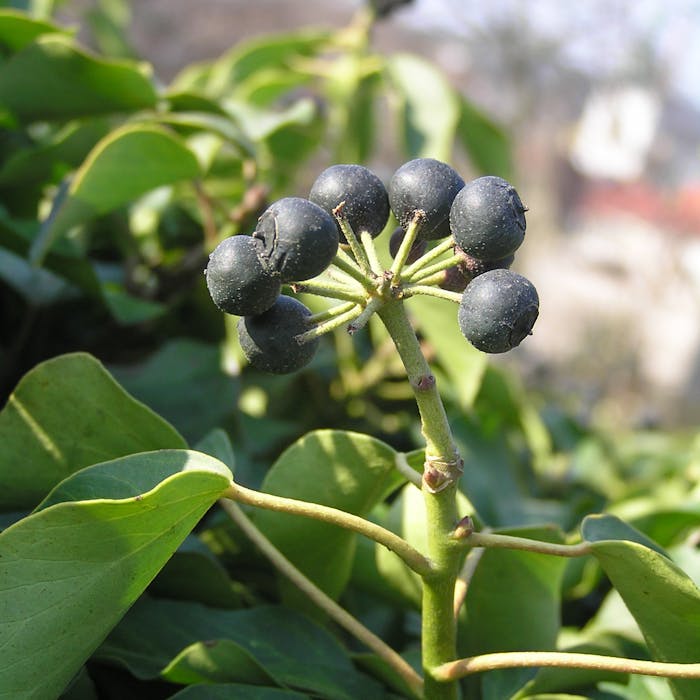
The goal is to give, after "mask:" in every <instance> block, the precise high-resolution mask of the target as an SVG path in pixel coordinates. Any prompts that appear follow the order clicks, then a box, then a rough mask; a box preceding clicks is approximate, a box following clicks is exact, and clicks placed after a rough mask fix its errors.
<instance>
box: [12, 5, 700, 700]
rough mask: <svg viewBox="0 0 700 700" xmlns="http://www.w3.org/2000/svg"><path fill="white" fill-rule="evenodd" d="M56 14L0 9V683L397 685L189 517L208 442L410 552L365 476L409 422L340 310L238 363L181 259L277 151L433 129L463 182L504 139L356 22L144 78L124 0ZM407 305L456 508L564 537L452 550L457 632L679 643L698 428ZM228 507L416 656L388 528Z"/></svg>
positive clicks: (595, 683)
mask: <svg viewBox="0 0 700 700" xmlns="http://www.w3.org/2000/svg"><path fill="white" fill-rule="evenodd" d="M60 4H61V3H60V2H50V1H48V2H47V1H36V2H24V3H23V2H12V3H7V2H5V3H0V6H2V8H4V9H0V287H1V289H2V295H3V299H4V300H6V303H4V304H2V305H0V324H2V329H3V334H2V338H0V386H1V387H2V392H3V407H2V410H1V412H0V444H2V447H3V449H2V452H0V521H1V523H2V527H3V528H5V529H4V530H3V531H2V533H0V647H1V648H2V656H1V657H0V658H1V662H0V698H8V700H9V699H10V698H12V699H13V700H14V699H15V698H25V697H26V698H30V697H31V698H46V699H51V698H55V697H57V696H58V694H60V693H61V692H64V695H63V697H65V698H66V700H71V699H73V700H76V699H78V698H81V699H84V698H96V697H98V696H100V697H101V696H102V694H103V693H104V692H105V688H110V689H111V692H112V693H113V694H116V696H121V697H134V698H140V697H144V698H145V697H173V698H184V699H187V700H197V699H198V698H229V697H245V698H251V699H252V700H257V699H259V700H277V699H279V700H285V699H289V700H293V699H294V698H298V699H299V698H309V697H314V698H328V699H329V700H337V699H342V698H348V699H350V698H353V699H354V698H358V697H366V698H372V699H374V698H378V699H381V698H387V699H389V698H396V697H416V693H415V690H412V689H410V688H409V687H408V686H407V684H406V682H405V679H401V678H398V677H397V675H396V673H395V671H394V670H393V669H391V668H389V667H388V666H387V665H386V662H385V660H384V659H381V658H379V656H377V655H376V654H375V653H374V652H368V651H367V648H366V647H365V646H363V645H360V644H359V643H358V642H357V641H355V640H354V639H353V638H352V637H351V636H350V635H349V634H348V633H346V632H345V631H342V630H340V628H339V627H337V626H336V625H335V623H333V622H331V621H329V620H328V619H327V618H325V617H323V616H322V615H319V614H318V611H317V610H316V609H315V607H313V606H311V604H310V603H309V602H308V601H307V600H306V599H305V598H302V596H301V594H300V593H299V592H298V591H297V590H296V589H295V588H294V587H293V586H292V585H291V584H290V583H289V582H288V581H287V580H286V579H285V578H284V577H282V576H280V575H279V573H278V572H277V571H276V570H275V569H274V568H273V567H272V566H271V565H270V564H269V563H268V562H267V561H266V560H264V559H263V558H262V557H261V556H260V555H259V553H258V552H257V550H256V548H255V547H254V546H253V545H252V544H251V543H250V542H249V540H248V539H247V537H246V536H245V535H244V534H243V531H242V530H241V528H240V526H239V525H235V524H233V523H232V522H231V521H230V520H229V519H228V518H226V517H224V514H223V511H222V510H221V509H220V508H218V507H217V501H218V500H219V499H220V498H221V497H222V495H223V494H224V492H225V491H226V489H227V488H228V487H229V485H230V483H231V479H232V471H233V468H234V463H235V468H236V479H237V481H238V482H240V483H241V484H245V485H246V486H251V487H258V486H261V490H262V491H264V492H267V493H268V494H275V495H280V496H285V497H292V498H296V499H300V500H304V501H309V502H312V503H320V504H324V505H327V506H332V507H335V508H339V509H341V510H343V511H347V512H349V513H353V514H357V515H360V516H363V517H366V518H368V519H369V520H371V521H372V522H374V523H377V524H380V525H382V526H384V527H385V528H387V529H388V530H390V531H391V532H394V533H396V534H398V535H401V536H402V537H403V538H404V539H405V540H406V541H407V542H409V543H410V544H411V545H413V546H414V547H415V548H416V549H418V550H419V551H421V552H425V551H427V550H428V548H429V546H430V544H429V536H428V532H429V529H430V527H431V523H430V522H429V519H428V517H427V515H426V512H425V505H424V500H423V497H422V495H421V493H420V491H419V490H418V489H416V488H415V487H414V486H413V484H410V483H406V473H407V472H406V471H405V470H404V472H402V473H401V474H400V473H399V472H398V471H397V470H396V464H397V461H401V460H402V459H403V457H404V456H405V457H406V459H407V462H408V465H409V467H410V468H412V469H413V470H415V471H416V473H420V472H421V470H422V466H423V460H424V453H423V447H424V442H423V439H422V437H421V435H420V423H419V421H418V417H417V415H416V410H415V405H414V404H413V402H412V401H411V393H410V390H409V389H408V388H407V386H406V382H405V372H404V368H403V366H402V365H401V363H400V362H399V361H398V360H397V357H396V353H395V349H394V347H393V345H392V344H391V340H390V339H389V338H388V336H387V333H386V332H385V331H384V329H383V328H382V327H381V325H380V324H376V323H374V322H373V321H372V322H370V324H369V326H368V330H367V331H363V332H359V333H358V334H357V335H356V337H355V338H353V339H352V340H350V339H349V337H348V336H347V335H346V334H343V333H338V334H337V335H331V336H330V337H324V338H323V339H322V342H321V343H320V347H319V352H318V353H317V355H316V356H315V358H314V359H313V361H312V362H311V364H310V365H309V366H308V367H307V368H305V369H304V370H303V371H302V372H299V373H298V374H296V375H292V376H285V377H274V378H270V377H267V376H263V375H261V374H260V373H258V372H257V371H256V370H254V369H253V368H251V367H249V366H248V365H247V364H246V362H245V359H244V358H243V355H242V353H241V350H240V347H238V344H237V341H236V340H235V339H234V338H235V333H234V328H235V322H236V319H234V318H223V315H222V314H219V313H218V312H217V311H216V309H214V308H213V306H212V304H211V302H210V300H209V298H208V295H207V291H206V287H205V284H204V279H203V275H202V271H203V269H204V267H205V265H206V261H207V255H208V253H209V252H210V251H211V250H213V249H214V247H215V246H216V244H217V243H218V242H219V241H220V240H221V239H222V238H224V237H226V236H229V235H232V234H237V233H248V232H250V231H251V230H252V228H253V226H254V225H255V221H256V219H257V217H258V216H259V214H260V213H261V212H262V211H263V210H264V208H265V207H266V206H267V203H268V201H269V200H270V199H272V198H277V197H279V196H288V195H297V194H298V195H306V194H308V192H307V191H306V190H305V188H307V189H308V185H309V184H310V183H311V182H312V181H313V179H314V177H315V175H313V174H311V173H310V172H308V170H307V164H308V163H309V162H314V164H315V165H316V164H317V163H318V162H319V161H323V162H325V161H327V162H325V164H326V165H330V164H331V163H334V162H365V163H372V161H373V160H377V159H378V158H379V157H380V156H381V155H382V153H379V150H378V149H379V145H380V144H385V143H387V139H389V138H390V139H393V141H392V142H391V143H392V144H393V145H392V146H391V148H390V149H389V150H392V151H393V152H395V153H396V154H399V157H400V158H401V159H402V160H406V159H408V158H413V157H418V156H429V157H435V158H441V159H443V160H448V161H449V160H451V159H452V157H453V156H456V155H457V153H459V152H460V149H461V151H462V152H463V153H464V154H466V155H467V156H468V157H469V159H470V162H471V164H472V166H473V170H474V173H475V174H481V173H489V174H498V175H502V176H504V177H508V176H510V175H511V174H512V170H513V164H512V160H511V153H510V142H509V137H508V135H507V133H506V131H505V130H504V129H503V128H502V127H501V126H499V125H498V123H497V122H496V121H495V120H493V119H492V118H491V117H490V116H489V115H487V114H485V113H484V112H483V111H482V110H481V109H480V108H479V107H478V106H477V105H475V104H473V103H472V102H471V101H470V100H469V99H468V97H466V96H463V95H461V94H459V93H458V92H457V91H456V90H455V89H454V87H453V86H452V85H451V84H450V82H449V81H448V79H447V78H446V77H445V76H444V75H443V74H442V73H441V72H440V71H439V70H438V69H437V68H436V67H435V66H433V65H432V64H430V63H429V62H428V61H426V60H425V59H423V58H421V57H418V56H415V55H411V54H407V53H397V54H396V55H393V56H391V57H387V56H384V55H381V54H378V53H377V52H375V51H374V50H373V49H372V47H371V46H370V42H369V30H370V28H371V21H370V19H369V18H368V15H367V14H365V13H363V12H360V13H359V14H358V16H357V18H356V19H355V20H354V21H353V23H352V24H351V25H350V26H349V27H346V28H342V29H341V30H337V31H333V30H326V31H299V32H295V33H289V34H285V35H279V36H269V37H259V38H256V39H254V40H251V41H247V42H244V43H242V44H240V45H238V46H235V47H232V48H231V49H230V50H229V51H227V52H226V53H225V54H223V55H222V56H220V57H219V58H214V59H213V60H211V61H209V62H205V63H201V64H197V65H192V66H189V67H187V68H186V69H184V70H183V71H182V72H181V74H180V75H179V76H177V77H176V78H175V80H174V81H172V83H171V84H170V85H165V86H163V85H161V84H160V83H159V82H158V81H157V80H156V79H155V78H154V76H153V74H152V70H151V69H150V67H148V66H145V65H144V64H142V63H139V62H138V61H137V60H136V59H135V57H134V56H133V52H132V50H131V48H130V44H129V41H128V38H127V36H126V35H125V34H124V30H125V28H126V27H127V25H128V21H129V7H128V4H127V3H126V2H124V1H123V0H101V2H99V3H97V4H96V5H95V6H94V7H93V8H92V10H91V14H90V15H89V17H86V18H85V19H86V22H87V23H88V24H89V26H90V27H91V30H92V35H93V36H92V38H93V40H94V41H93V45H94V46H96V47H98V49H97V51H98V53H93V52H91V51H88V50H87V49H85V48H84V47H82V46H81V45H80V43H79V41H78V40H77V39H76V34H75V32H73V31H72V30H67V29H65V28H63V27H61V26H59V25H58V24H57V23H55V21H54V20H53V19H52V15H53V12H54V10H55V9H56V8H57V7H58V6H60ZM20 6H21V7H22V8H24V10H18V9H10V7H14V8H16V7H20ZM387 96H388V97H389V99H386V98H387ZM380 110H381V111H380ZM380 117H381V118H380ZM383 147H384V146H383V145H382V148H383ZM321 169H322V168H321V167H320V168H319V171H320V170H321ZM392 223H393V222H392ZM386 238H388V236H386V234H383V235H382V236H381V237H379V238H378V244H379V247H380V250H379V255H380V257H381V258H382V261H383V262H385V261H386V260H388V257H389V256H388V251H387V249H386V243H385V242H384V241H385V239H386ZM304 302H305V303H307V302H308V305H309V308H311V309H312V311H313V312H314V313H318V312H322V311H324V310H325V309H326V308H327V307H326V306H325V305H324V304H323V303H322V302H319V300H318V299H316V298H311V299H306V298H304ZM409 311H410V313H411V314H412V319H413V321H414V322H415V326H416V328H417V330H418V331H419V334H420V341H421V345H422V347H423V349H424V350H425V352H426V354H427V356H428V357H429V359H430V367H431V371H432V372H433V373H434V375H435V377H436V378H437V383H438V387H439V389H440V391H441V395H442V399H443V401H444V404H445V409H446V412H447V415H448V417H449V420H450V424H451V426H452V431H453V435H454V438H455V440H456V442H457V444H458V447H459V449H460V453H461V454H462V456H463V457H464V460H465V465H464V466H465V476H464V479H463V482H462V489H463V493H460V494H459V498H458V506H459V515H460V516H461V515H467V514H472V515H474V516H475V519H476V520H477V524H478V525H479V527H491V528H494V531H496V532H498V533H501V534H511V535H517V536H520V537H528V538H531V539H535V540H540V541H543V542H556V543H564V542H575V541H579V539H580V538H581V537H582V538H583V541H584V542H587V543H588V544H589V546H590V549H591V552H592V556H588V557H586V558H585V559H584V560H571V561H569V560H564V559H560V558H554V557H550V556H547V555H544V554H541V553H534V552H525V551H511V550H505V549H489V550H487V551H485V552H484V553H483V556H481V559H480V561H479V562H478V564H477V565H476V567H475V569H474V573H473V575H472V576H471V580H470V585H469V588H468V591H467V595H466V606H465V607H464V608H463V609H462V612H461V614H460V617H459V623H458V627H459V633H460V646H461V649H460V653H463V654H481V653H486V652H491V651H508V650H515V651H519V650H538V649H540V650H545V649H550V650H551V649H555V648H560V649H566V650H574V651H582V652H592V653H600V654H608V655H617V656H628V657H638V658H652V659H657V660H670V661H698V659H697V656H696V650H697V649H698V648H699V647H700V638H699V635H700V632H699V630H700V593H698V589H697V587H696V583H697V582H698V581H700V556H699V555H698V553H697V548H696V547H695V546H694V544H693V542H694V541H695V540H694V539H693V537H694V533H696V532H697V528H698V526H700V508H699V507H698V503H697V493H698V491H697V481H698V465H699V464H700V451H699V449H700V443H699V442H698V441H697V439H696V438H695V437H694V436H692V435H683V434H676V435H672V434H662V433H659V432H647V433H644V432H637V433H634V434H631V435H614V436H610V435H607V434H605V433H603V432H602V431H599V430H596V429H593V428H591V427H590V426H587V425H583V424H581V423H580V422H579V421H577V420H576V419H575V418H574V417H572V416H571V415H570V414H568V413H567V412H565V411H563V410H561V409H560V408H559V407H556V406H552V405H544V404H543V402H542V399H541V398H540V397H538V396H537V394H534V395H533V394H532V393H528V392H526V391H525V390H524V389H523V387H522V386H521V385H520V384H519V383H518V382H517V380H515V379H514V378H513V377H512V376H511V375H510V374H509V373H508V372H507V371H504V370H503V369H500V368H498V367H495V366H488V365H487V362H486V358H485V357H484V355H482V354H480V353H478V352H477V351H476V350H474V349H473V348H471V347H470V346H468V345H467V344H466V343H465V342H464V340H463V338H462V337H461V335H460V333H459V329H458V326H457V323H456V310H455V307H454V306H453V305H451V304H449V303H447V302H445V301H444V300H442V299H435V298H427V297H421V298H416V299H411V300H410V304H409ZM105 366H106V367H107V368H109V371H108V370H107V369H105ZM188 446H191V447H192V448H193V449H191V450H190V449H188ZM600 512H606V513H608V515H604V516H592V515H591V514H595V513H600ZM250 516H251V518H252V520H253V522H254V523H255V524H256V525H257V526H258V527H259V529H260V530H261V531H262V532H263V533H265V534H266V535H267V536H268V538H269V539H270V540H271V541H272V543H273V544H274V545H276V547H277V548H278V549H279V550H280V551H281V552H282V553H283V554H285V555H286V556H287V557H288V558H289V559H290V560H291V561H292V562H293V563H294V564H295V565H296V566H297V567H298V568H299V569H300V570H301V571H302V572H304V573H305V574H306V575H307V576H308V577H309V578H310V579H311V580H312V581H313V582H314V583H315V584H316V585H317V586H318V587H320V588H321V589H322V590H324V591H326V592H327V593H329V594H330V595H331V596H332V597H333V598H335V599H337V600H338V601H339V603H340V604H341V605H342V606H343V607H344V608H346V609H347V610H349V611H350V612H351V613H352V614H353V615H354V616H355V617H356V618H357V619H358V620H360V621H361V622H362V623H364V624H365V625H366V626H367V627H368V628H370V629H371V630H372V631H373V632H375V633H376V634H377V635H379V636H380V637H382V639H384V640H385V641H387V642H388V643H390V644H391V645H392V646H393V648H395V649H397V650H398V651H399V652H400V653H401V654H402V656H403V657H404V658H406V659H408V660H409V661H410V662H411V663H414V664H416V665H417V666H419V665H420V661H419V659H418V652H417V649H418V646H419V642H420V640H419V638H418V637H419V632H418V626H417V617H418V613H419V610H420V606H421V583H422V582H421V579H420V577H419V576H418V575H417V574H415V572H413V571H411V570H410V569H409V568H408V567H407V566H406V564H404V563H403V562H402V561H401V560H399V559H398V558H397V557H396V556H395V554H394V553H393V552H391V551H389V550H388V549H387V548H386V547H384V546H382V545H379V544H377V543H375V542H373V541H371V540H368V539H366V538H363V537H362V536H359V535H357V534H354V533H350V532H349V531H347V530H344V529H341V528H339V527H334V526H329V525H323V524H321V523H319V522H317V521H315V520H313V519H306V518H300V517H298V516H295V515H290V514H283V513H278V512H272V511H267V510H257V511H255V512H250ZM470 556H472V555H470ZM470 561H471V560H470V559H469V558H468V559H467V565H470ZM684 572H685V573H684ZM669 688H670V689H671V690H669ZM462 691H463V695H464V697H465V698H468V699H469V700H481V699H482V698H483V699H489V700H503V699H504V698H511V699H512V700H515V699H516V698H517V699H518V700H525V699H526V698H529V699H530V700H534V699H535V698H542V699H543V700H544V699H545V698H548V699H550V700H553V699H554V698H562V699H563V698H591V699H594V698H599V699H601V700H602V699H605V698H630V699H637V700H639V699H640V698H649V699H650V700H652V699H653V700H665V699H666V698H668V697H669V693H670V692H671V691H672V692H673V694H674V697H676V698H682V699H683V700H685V699H686V698H687V699H690V698H695V697H697V696H698V692H699V691H698V682H697V681H688V680H674V681H672V682H671V683H667V682H666V681H662V680H661V681H660V680H658V679H653V680H649V679H641V678H639V677H632V676H629V677H628V676H625V675H622V676H621V675H619V674H610V673H608V672H599V671H585V672H584V671H580V670H571V669H546V670H541V671H535V670H534V669H533V670H512V669H511V670H503V671H491V672H487V673H485V674H482V675H480V676H478V677H474V678H470V679H469V680H465V681H463V682H462Z"/></svg>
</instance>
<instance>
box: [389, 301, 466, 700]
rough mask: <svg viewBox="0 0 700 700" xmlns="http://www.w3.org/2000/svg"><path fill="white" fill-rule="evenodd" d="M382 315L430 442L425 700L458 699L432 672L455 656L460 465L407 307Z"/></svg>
mask: <svg viewBox="0 0 700 700" xmlns="http://www.w3.org/2000/svg"><path fill="white" fill-rule="evenodd" d="M378 313H379V316H380V318H381V319H382V321H383V323H384V325H385V327H386V329H387V331H388V332H389V334H390V335H391V337H392V338H393V340H394V343H395V345H396V349H397V350H398V352H399V355H400V357H401V360H402V361H403V363H404V366H405V367H406V373H407V375H408V380H409V382H410V384H411V387H412V389H413V392H414V395H415V398H416V402H417V404H418V410H419V412H420V417H421V426H422V432H423V437H424V438H425V443H426V448H425V456H426V459H425V469H424V473H423V484H422V490H423V494H424V497H425V507H426V513H427V523H428V533H427V534H428V552H427V555H428V557H429V558H430V560H431V561H432V562H433V567H434V571H433V573H432V574H431V575H430V576H425V577H424V578H423V616H422V635H421V638H422V642H421V643H422V656H423V668H424V671H425V697H426V698H429V699H430V700H456V698H457V695H458V693H457V685H456V683H455V682H446V681H445V680H440V681H439V680H437V679H436V678H434V677H433V675H432V670H433V669H435V668H437V667H438V666H440V665H441V664H444V663H446V662H448V661H450V660H452V659H455V658H456V656H457V649H456V623H455V618H454V612H453V603H454V591H455V582H456V580H457V576H458V574H459V569H460V563H461V559H462V554H461V553H460V552H459V551H458V549H457V548H455V547H454V546H452V543H451V533H452V532H453V530H454V528H455V525H456V523H457V521H458V520H459V514H458V511H457V499H456V493H457V480H458V478H459V474H460V473H461V465H462V461H461V459H460V457H459V454H458V452H457V449H456V447H455V444H454V440H453V438H452V431H451V430H450V426H449V423H448V422H447V415H446V413H445V408H444V406H443V403H442V400H441V398H440V395H439V393H438V390H437V386H436V384H435V379H434V377H433V376H432V374H431V372H430V367H429V366H428V363H427V362H426V359H425V357H424V356H423V353H422V351H421V348H420V344H419V342H418V339H417V338H416V334H415V331H414V330H413V327H412V326H411V324H410V322H409V320H408V317H407V316H406V311H405V309H404V306H403V303H402V302H400V301H395V302H390V303H388V304H386V305H385V306H383V307H382V308H381V309H380V310H379V312H378Z"/></svg>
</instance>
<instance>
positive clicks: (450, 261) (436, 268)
mask: <svg viewBox="0 0 700 700" xmlns="http://www.w3.org/2000/svg"><path fill="white" fill-rule="evenodd" d="M463 261H464V258H463V257H462V256H461V255H450V257H449V258H445V259H444V260H440V262H436V263H435V264H434V265H430V266H429V267H425V268H423V269H421V270H418V271H416V272H414V273H413V274H412V275H411V276H410V277H408V276H407V277H405V278H404V280H405V281H406V282H414V283H415V282H422V281H423V280H425V279H427V278H428V277H431V276H432V275H434V274H435V273H436V272H442V271H443V270H447V269H448V268H450V267H454V266H455V265H458V264H459V263H461V262H463Z"/></svg>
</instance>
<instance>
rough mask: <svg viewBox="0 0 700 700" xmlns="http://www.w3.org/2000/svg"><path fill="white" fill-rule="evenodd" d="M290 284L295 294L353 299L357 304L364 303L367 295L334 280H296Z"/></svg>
mask: <svg viewBox="0 0 700 700" xmlns="http://www.w3.org/2000/svg"><path fill="white" fill-rule="evenodd" d="M290 286H291V288H292V291H294V293H295V294H315V295H316V296H319V297H326V298H328V299H341V300H344V301H353V302H355V303H356V304H362V303H364V300H365V295H364V294H363V293H362V292H361V291H360V290H359V289H358V291H354V290H353V289H352V288H351V287H348V286H347V285H344V284H338V283H336V282H333V281H332V280H326V281H321V280H307V281H306V282H295V283H294V284H292V285H290Z"/></svg>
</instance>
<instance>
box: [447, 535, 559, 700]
mask: <svg viewBox="0 0 700 700" xmlns="http://www.w3.org/2000/svg"><path fill="white" fill-rule="evenodd" d="M504 534H509V535H515V536H520V537H528V538H531V539H538V540H542V541H545V542H558V543H561V542H563V541H564V537H563V535H562V533H561V532H560V531H559V530H557V529H555V528H551V527H540V528H520V529H517V530H508V531H504ZM565 567H566V560H565V559H562V558H561V557H552V556H547V555H545V554H536V553H533V552H526V551H520V550H507V549H486V550H484V552H483V555H482V556H481V559H480V560H479V564H478V566H477V567H476V570H475V572H474V576H473V577H472V579H471V582H470V584H469V589H468V592H467V598H466V602H465V606H464V608H463V612H462V615H461V616H460V622H459V629H460V636H459V644H460V649H459V653H460V656H475V655H478V654H487V653H490V652H498V651H527V650H530V651H538V650H547V651H548V650H551V649H553V648H555V646H556V642H557V636H558V634H559V626H560V607H561V593H560V589H561V581H562V578H563V575H564V569H565ZM532 675H534V671H533V670H532V669H507V670H505V671H492V672H490V673H488V674H486V675H485V676H484V677H483V679H482V687H483V690H484V695H483V697H484V700H501V699H502V698H505V697H510V696H511V695H512V694H513V693H514V692H515V691H517V690H518V689H519V688H520V687H522V685H523V683H524V682H525V681H526V680H527V679H528V678H530V677H531V676H532Z"/></svg>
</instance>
